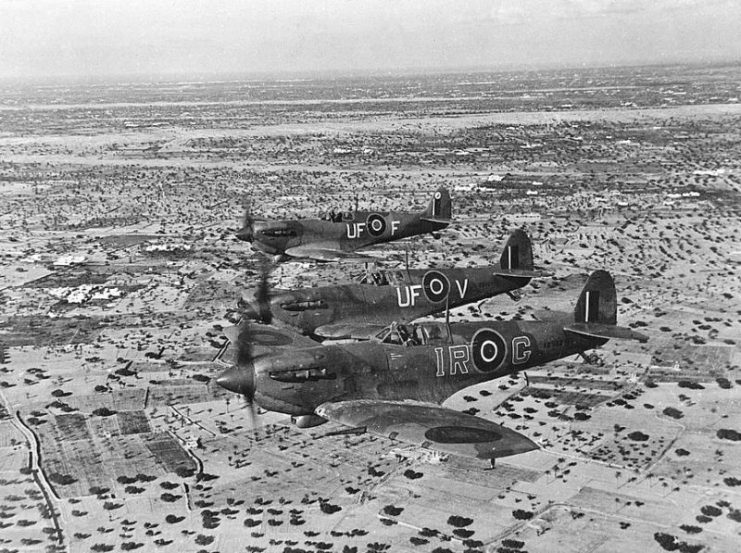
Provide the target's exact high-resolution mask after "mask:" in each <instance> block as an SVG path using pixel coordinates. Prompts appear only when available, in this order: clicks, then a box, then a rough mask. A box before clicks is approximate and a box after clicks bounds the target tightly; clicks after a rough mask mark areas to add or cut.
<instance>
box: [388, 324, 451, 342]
mask: <svg viewBox="0 0 741 553" xmlns="http://www.w3.org/2000/svg"><path fill="white" fill-rule="evenodd" d="M443 326H444V325H440V324H438V323H411V324H400V323H393V324H392V325H391V326H388V327H386V328H384V329H383V330H382V331H381V332H379V333H378V334H376V339H377V340H378V341H379V342H381V343H382V344H392V345H397V346H425V345H428V344H439V343H441V342H442V341H443V340H444V339H445V337H446V333H445V331H444V329H443V328H442V327H443Z"/></svg>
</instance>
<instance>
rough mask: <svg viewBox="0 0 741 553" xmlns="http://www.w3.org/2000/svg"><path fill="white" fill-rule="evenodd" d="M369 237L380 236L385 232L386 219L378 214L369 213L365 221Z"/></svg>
mask: <svg viewBox="0 0 741 553" xmlns="http://www.w3.org/2000/svg"><path fill="white" fill-rule="evenodd" d="M365 225H366V227H367V228H368V232H369V233H370V234H371V236H381V235H382V234H383V233H384V232H385V231H386V219H384V218H383V217H382V216H380V215H379V214H378V213H371V214H370V215H368V219H366V221H365Z"/></svg>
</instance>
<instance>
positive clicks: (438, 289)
mask: <svg viewBox="0 0 741 553" xmlns="http://www.w3.org/2000/svg"><path fill="white" fill-rule="evenodd" d="M547 274H548V273H545V272H542V271H539V270H535V268H534V267H533V250H532V244H531V243H530V238H529V237H528V235H527V234H526V233H525V231H523V230H520V229H518V230H516V231H514V232H513V233H512V234H511V235H510V237H509V239H508V240H507V243H506V244H505V246H504V250H503V252H502V255H501V257H500V260H499V265H498V266H492V267H476V268H455V269H394V270H381V271H373V272H367V273H364V274H363V275H361V278H360V280H359V281H358V282H353V283H351V284H341V285H335V286H323V287H315V288H300V289H296V290H291V291H286V292H279V291H273V292H270V293H265V290H264V289H261V288H258V291H257V292H256V293H255V295H254V298H243V299H242V300H240V309H241V314H242V316H243V317H246V318H248V319H252V320H256V321H263V322H267V321H266V319H267V320H269V321H272V323H273V324H276V325H277V326H287V327H289V328H292V329H295V330H297V331H299V332H301V333H303V334H306V335H313V336H316V337H319V338H331V339H340V338H349V337H350V336H354V337H356V338H359V337H360V334H361V333H365V335H366V337H367V338H371V337H372V336H374V335H375V334H376V333H377V332H378V331H379V330H381V329H382V328H383V327H385V326H387V325H388V324H389V323H391V322H392V321H396V322H409V321H412V320H414V319H417V318H419V317H424V316H426V315H431V314H433V313H439V312H442V311H444V310H445V309H446V307H447V308H454V307H459V306H461V305H466V304H469V303H472V302H476V301H480V300H484V299H486V298H490V297H492V296H496V295H498V294H504V293H509V294H510V295H511V296H512V297H513V298H514V297H515V296H514V294H513V293H512V292H513V291H515V290H517V289H519V288H522V287H523V286H526V285H527V284H528V283H529V282H530V279H531V278H533V277H539V276H546V275H547Z"/></svg>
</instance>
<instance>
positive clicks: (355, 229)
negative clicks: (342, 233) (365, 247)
mask: <svg viewBox="0 0 741 553" xmlns="http://www.w3.org/2000/svg"><path fill="white" fill-rule="evenodd" d="M399 224H400V223H399V221H391V236H393V235H395V234H396V231H398V230H399ZM346 229H347V237H348V238H350V239H353V238H360V237H362V236H363V233H367V232H368V229H367V228H366V224H365V223H348V224H347V226H346Z"/></svg>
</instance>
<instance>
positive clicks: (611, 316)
mask: <svg viewBox="0 0 741 553" xmlns="http://www.w3.org/2000/svg"><path fill="white" fill-rule="evenodd" d="M616 323H617V300H616V293H615V285H614V282H613V279H612V276H611V275H610V274H609V273H608V272H606V271H596V272H594V273H593V274H592V275H591V276H590V277H589V279H588V280H587V283H586V285H585V286H584V289H583V290H582V292H581V294H580V296H579V298H578V300H577V302H576V306H575V308H574V312H573V314H564V315H562V316H561V317H560V318H554V319H553V320H549V321H524V320H521V321H507V322H484V323H457V324H448V323H419V324H412V325H398V324H393V325H391V326H390V327H389V328H388V329H386V330H384V331H383V332H382V333H381V334H379V336H378V338H377V340H374V341H366V342H355V343H347V344H341V345H339V344H337V345H329V346H327V345H317V344H316V342H313V341H311V340H310V339H308V338H306V337H304V336H301V335H298V334H293V333H289V332H287V331H283V330H277V329H274V328H271V327H269V326H264V325H249V324H245V325H243V326H242V327H241V330H239V331H237V332H235V333H233V334H231V335H230V339H231V340H232V341H236V346H237V348H236V349H237V354H236V359H235V362H236V363H235V365H234V366H233V367H231V368H230V369H228V370H226V371H225V372H223V373H222V374H221V375H220V376H219V377H218V378H217V380H216V382H217V383H218V384H219V385H220V386H222V387H224V388H226V389H227V390H230V391H232V392H235V393H238V394H243V395H244V396H245V398H246V400H247V401H248V403H250V404H252V403H253V401H254V403H256V404H257V405H259V406H260V407H263V408H264V409H267V410H270V411H277V412H281V413H287V414H289V415H292V416H293V417H294V419H295V423H296V424H297V425H298V426H299V427H302V428H303V427H310V426H315V425H317V424H321V423H323V422H325V421H328V420H329V421H333V422H336V423H340V424H342V425H345V426H347V427H348V428H349V429H351V430H353V431H358V432H360V431H367V432H370V433H374V434H378V435H382V436H386V437H389V438H392V439H396V440H400V441H402V442H406V443H410V444H415V445H418V446H422V447H425V448H432V449H435V450H439V451H442V452H444V453H453V454H457V455H464V456H470V457H475V458H479V459H488V460H490V461H491V462H492V465H493V462H494V459H496V458H499V457H505V456H508V455H515V454H517V453H522V452H525V451H530V450H532V449H535V448H537V446H536V445H535V444H534V443H533V442H532V441H530V440H529V439H528V438H526V437H525V436H522V435H520V434H518V433H516V432H514V431H512V430H510V429H507V428H504V427H502V426H500V425H498V424H496V423H494V422H491V421H488V420H485V419H482V418H479V417H476V416H473V415H469V414H465V413H461V412H458V411H455V410H452V409H448V408H446V407H442V406H440V405H439V404H440V403H441V402H442V401H443V400H445V399H446V398H448V397H449V396H451V395H452V394H454V393H455V392H457V391H459V390H462V389H464V388H467V387H468V386H471V385H473V384H477V383H481V382H485V381H489V380H493V379H496V378H500V377H502V376H505V375H509V374H513V373H516V372H518V371H523V370H525V369H527V368H529V367H533V366H536V365H541V364H543V363H547V362H549V361H553V360H555V359H559V358H562V357H566V356H569V355H573V354H576V353H582V354H583V352H585V351H586V350H588V349H591V348H594V347H597V346H600V345H602V344H604V343H606V342H607V341H608V340H609V339H611V338H627V339H637V340H640V341H645V340H646V337H645V336H643V335H641V334H638V333H636V332H634V331H632V330H631V329H629V328H623V327H619V326H617V325H616ZM233 328H235V329H236V327H233Z"/></svg>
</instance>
